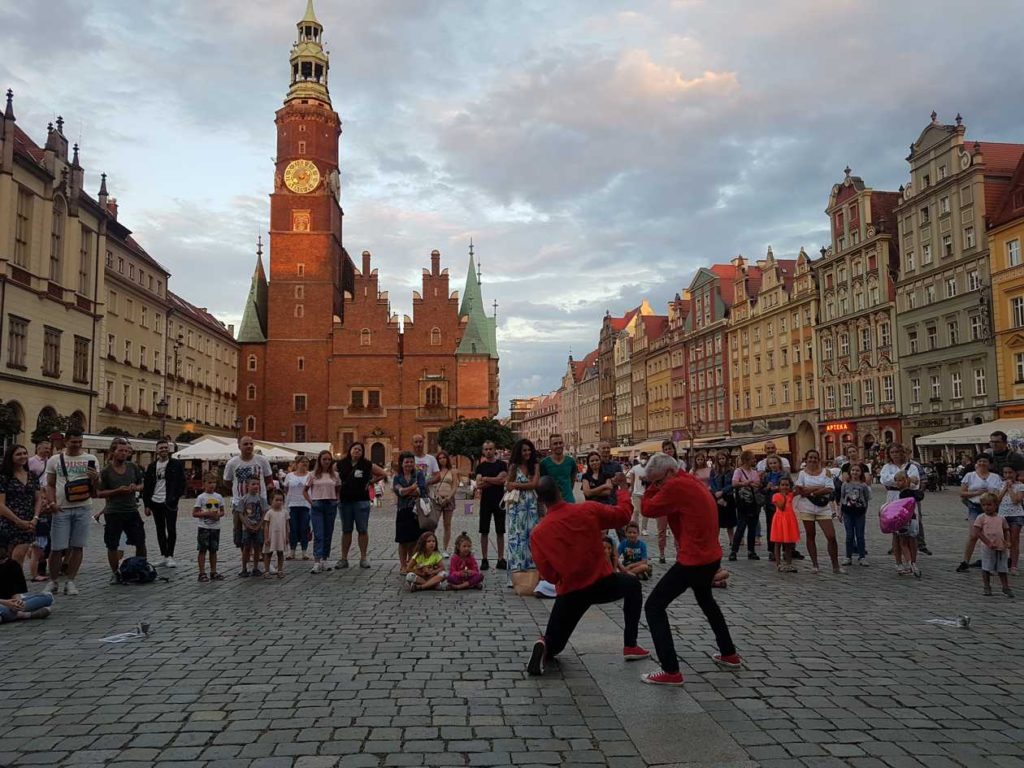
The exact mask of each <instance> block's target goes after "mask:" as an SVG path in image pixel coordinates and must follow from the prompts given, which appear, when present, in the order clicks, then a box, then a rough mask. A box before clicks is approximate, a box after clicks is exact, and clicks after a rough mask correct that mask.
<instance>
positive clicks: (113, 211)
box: [107, 197, 117, 221]
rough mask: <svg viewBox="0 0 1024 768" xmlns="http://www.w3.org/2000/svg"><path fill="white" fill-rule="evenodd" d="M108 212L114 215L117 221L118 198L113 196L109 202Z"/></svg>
mask: <svg viewBox="0 0 1024 768" xmlns="http://www.w3.org/2000/svg"><path fill="white" fill-rule="evenodd" d="M107 213H109V214H110V215H111V216H113V217H114V221H117V198H116V197H112V198H110V200H109V201H108V202H107Z"/></svg>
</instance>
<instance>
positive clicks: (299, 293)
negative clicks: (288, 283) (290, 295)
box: [295, 285, 306, 299]
mask: <svg viewBox="0 0 1024 768" xmlns="http://www.w3.org/2000/svg"><path fill="white" fill-rule="evenodd" d="M295 298H296V299H304V298H306V288H305V286H303V285H296V286H295Z"/></svg>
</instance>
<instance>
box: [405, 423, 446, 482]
mask: <svg viewBox="0 0 1024 768" xmlns="http://www.w3.org/2000/svg"><path fill="white" fill-rule="evenodd" d="M426 444H427V441H426V440H425V439H424V438H423V435H413V436H412V454H413V456H415V457H416V469H418V470H419V471H420V472H422V473H423V477H424V478H425V479H426V481H427V484H428V485H430V484H431V480H433V479H434V477H435V476H436V475H437V473H438V472H440V471H441V468H440V467H438V466H437V459H436V458H434V457H433V456H432V455H430V454H429V453H427V452H426Z"/></svg>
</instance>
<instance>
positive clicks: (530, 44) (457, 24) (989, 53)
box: [0, 0, 1024, 407]
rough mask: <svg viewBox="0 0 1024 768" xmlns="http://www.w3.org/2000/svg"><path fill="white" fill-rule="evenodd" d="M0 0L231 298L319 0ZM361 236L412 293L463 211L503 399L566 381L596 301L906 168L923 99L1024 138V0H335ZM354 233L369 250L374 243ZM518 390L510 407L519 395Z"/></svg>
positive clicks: (15, 28)
mask: <svg viewBox="0 0 1024 768" xmlns="http://www.w3.org/2000/svg"><path fill="white" fill-rule="evenodd" d="M41 7H42V6H41V5H37V4H36V3H25V2H17V0H0V52H2V53H0V86H2V87H3V88H7V87H11V88H13V89H14V90H15V92H16V101H15V107H16V113H17V116H18V122H19V125H21V127H22V128H23V129H25V130H26V131H28V132H29V133H30V135H32V136H33V137H34V138H35V139H36V140H37V141H39V142H40V143H41V142H42V141H43V139H44V137H45V128H46V123H47V122H48V121H49V120H52V119H53V118H54V116H55V115H57V114H58V113H59V114H62V115H63V116H64V118H65V121H66V132H69V133H70V135H71V137H72V138H73V139H74V140H79V141H80V142H81V144H82V161H83V164H84V165H85V166H86V168H87V170H88V172H89V175H88V185H89V187H90V188H91V189H92V190H93V191H95V189H96V188H97V187H98V185H99V173H100V172H101V171H106V172H107V173H108V174H109V184H110V187H111V194H112V195H114V196H116V197H117V198H118V199H119V202H120V212H121V213H120V218H121V220H122V221H123V222H124V223H125V224H126V225H127V226H129V227H130V228H131V229H133V230H134V231H135V234H136V236H137V237H138V239H139V240H140V241H141V242H142V243H143V244H144V245H145V246H146V248H147V249H148V250H149V251H150V253H151V254H152V255H153V256H155V257H156V258H157V259H158V260H159V261H161V262H162V263H163V264H164V265H165V266H167V267H168V268H169V269H170V270H171V271H172V272H173V275H174V278H173V285H174V288H175V290H176V291H178V292H179V293H181V294H183V295H184V296H186V297H187V298H189V299H190V300H191V301H193V302H194V303H196V304H199V305H201V306H208V307H210V309H211V310H212V311H213V312H214V313H215V314H217V315H218V316H219V317H221V318H222V319H224V320H225V321H226V322H233V321H237V320H238V318H239V316H240V314H241V307H242V302H243V300H244V297H245V294H246V291H247V288H248V281H249V276H250V274H251V271H252V266H253V258H254V256H253V251H254V241H255V239H256V235H257V233H259V232H264V233H265V231H266V229H267V226H268V225H267V219H268V212H269V203H268V195H269V193H270V190H271V185H272V173H273V168H272V163H271V157H272V155H273V154H274V138H275V134H274V123H273V117H274V111H275V110H276V109H277V108H278V107H279V106H280V104H281V100H282V98H283V96H284V94H285V91H286V90H287V82H288V72H289V69H288V52H289V48H290V46H291V43H292V41H293V40H294V38H295V26H294V25H295V22H296V21H297V20H298V19H299V18H300V17H301V16H302V13H303V11H304V8H305V0H274V2H269V0H265V1H263V2H245V1H243V0H146V2H145V3H130V2H125V1H124V0H47V3H46V4H45V7H46V11H45V14H44V15H41ZM316 11H317V15H318V16H319V18H320V21H321V22H322V23H323V24H324V27H325V40H326V42H327V45H328V48H329V50H330V53H331V65H332V68H331V95H332V99H333V102H334V107H335V108H336V109H337V110H338V111H339V112H340V114H341V116H342V120H343V123H344V134H343V136H342V146H341V158H342V159H341V165H342V184H343V201H344V203H343V204H344V208H345V213H346V218H345V222H346V233H345V244H346V247H347V249H348V251H349V253H351V254H353V256H355V255H356V254H358V253H359V252H361V251H362V250H364V249H368V250H370V251H372V252H373V254H374V258H375V262H376V264H377V266H378V267H379V268H380V270H381V274H382V282H383V283H384V285H385V287H386V288H387V289H390V291H391V297H392V302H393V305H394V307H395V309H396V310H397V311H400V312H409V311H411V304H412V301H411V291H412V289H413V288H414V287H416V286H417V285H418V283H419V273H420V269H421V267H422V266H423V265H426V264H428V263H429V253H430V251H431V250H432V249H433V248H438V249H440V250H441V252H442V254H443V259H444V262H445V264H446V265H448V266H449V267H450V268H451V269H452V271H453V273H454V274H456V275H457V276H458V282H459V283H460V287H461V282H462V279H463V276H464V275H465V270H466V258H467V256H466V253H467V244H468V241H469V238H470V237H471V236H472V237H473V239H474V241H475V243H476V246H477V253H478V255H479V257H480V258H481V260H482V262H483V271H484V282H485V285H484V296H485V300H487V301H488V302H490V301H492V300H494V299H496V300H497V301H498V302H499V326H500V330H499V341H500V345H501V353H502V400H503V401H504V402H505V403H506V404H507V401H508V398H511V397H516V396H522V395H528V394H535V393H539V392H543V391H548V390H550V389H552V388H555V387H556V386H557V384H558V380H559V377H560V376H561V373H562V371H563V370H564V366H565V361H566V357H567V355H568V353H569V351H570V349H571V350H572V352H573V354H574V355H575V356H576V357H581V356H583V355H584V354H586V353H587V352H588V351H589V350H590V349H592V348H593V347H594V346H595V345H596V339H597V329H598V327H599V323H600V318H601V316H602V315H603V314H604V312H605V310H606V309H609V310H611V311H612V312H615V313H621V312H622V311H623V310H625V309H627V308H628V307H630V306H635V305H636V304H637V303H639V301H640V300H641V299H642V298H643V297H647V298H649V299H650V300H651V302H652V304H654V306H655V307H658V308H663V307H664V303H665V301H667V300H668V299H669V298H670V297H671V296H672V294H674V293H675V292H676V291H679V290H681V289H682V288H683V287H684V286H685V285H687V284H688V282H689V279H690V277H691V276H692V274H693V271H694V270H695V269H696V268H697V267H698V266H700V265H703V264H709V263H713V262H716V261H728V260H729V259H731V258H732V257H733V256H735V255H736V254H738V253H742V254H743V255H745V256H748V257H751V258H757V257H760V256H762V255H763V254H764V252H765V250H766V248H767V247H768V245H769V244H770V245H772V246H773V249H774V251H775V253H776V254H777V255H779V256H791V255H792V254H794V253H795V252H796V251H797V250H798V249H799V248H800V246H805V247H806V249H807V251H808V252H810V253H814V252H815V251H816V250H817V249H818V248H819V247H820V246H821V245H822V244H823V243H825V242H826V241H827V237H828V232H827V220H826V218H825V216H824V214H823V213H822V211H823V209H824V207H825V204H826V201H827V198H828V192H829V189H830V187H831V185H832V184H833V183H834V182H836V181H838V180H840V179H841V178H842V169H843V167H844V166H845V165H846V164H849V165H850V166H851V167H852V168H853V169H854V172H855V173H856V174H858V175H860V176H862V177H864V179H865V181H866V182H867V183H868V184H869V185H871V186H873V187H875V188H876V189H895V188H896V187H897V186H898V185H899V184H900V183H902V182H903V181H905V179H906V162H905V160H904V158H905V156H906V154H907V149H908V146H909V145H910V143H911V142H913V141H914V140H915V139H916V138H917V136H918V134H919V133H920V131H921V130H922V129H923V128H924V127H925V125H926V123H927V122H928V115H929V113H930V112H931V111H932V110H933V109H935V110H937V111H938V113H939V118H940V120H942V121H944V122H952V119H953V117H954V115H955V114H956V113H957V112H960V113H962V114H963V116H964V121H965V124H966V125H967V128H968V137H969V138H979V139H983V140H989V141H1015V140H1016V141H1020V140H1024V119H1022V118H1024V103H1022V102H1021V99H1020V76H1021V70H1020V66H1021V65H1020V58H1019V55H1018V54H1019V50H1018V44H1019V41H1018V40H1016V39H1015V38H1014V35H1015V33H1016V31H1019V30H1020V29H1021V27H1022V25H1024V4H1022V3H1020V2H1017V0H984V1H983V2H976V3H971V4H968V3H965V2H962V1H961V2H947V1H946V0H929V1H928V2H923V1H919V0H899V2H893V1H892V0H773V2H770V3H766V2H761V1H759V0H758V1H755V0H637V1H636V2H609V1H608V0H558V2H554V1H553V0H548V2H540V1H539V0H538V1H534V0H522V1H520V2H506V1H505V0H493V1H490V2H488V1H485V0H479V1H476V2H473V1H471V0H317V2H316ZM356 258H358V257H356ZM506 407H507V406H506Z"/></svg>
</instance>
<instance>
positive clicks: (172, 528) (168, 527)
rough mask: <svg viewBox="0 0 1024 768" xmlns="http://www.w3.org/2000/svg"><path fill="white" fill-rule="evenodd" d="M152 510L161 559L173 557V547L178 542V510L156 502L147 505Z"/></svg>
mask: <svg viewBox="0 0 1024 768" xmlns="http://www.w3.org/2000/svg"><path fill="white" fill-rule="evenodd" d="M149 508H150V509H151V510H153V523H154V524H155V525H156V543H157V546H158V547H160V556H161V557H174V545H175V543H177V541H178V508H177V507H176V506H175V507H171V506H169V505H167V504H163V503H161V502H158V501H154V502H152V503H151V504H150V505H149Z"/></svg>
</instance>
